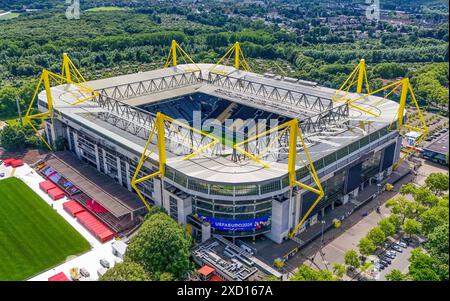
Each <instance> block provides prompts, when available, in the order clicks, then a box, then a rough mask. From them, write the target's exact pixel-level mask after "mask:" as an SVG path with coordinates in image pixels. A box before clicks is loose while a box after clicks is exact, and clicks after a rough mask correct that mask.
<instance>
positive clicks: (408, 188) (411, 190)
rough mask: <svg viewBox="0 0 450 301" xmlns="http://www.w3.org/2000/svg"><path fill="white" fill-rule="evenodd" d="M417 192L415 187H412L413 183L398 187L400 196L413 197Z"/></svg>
mask: <svg viewBox="0 0 450 301" xmlns="http://www.w3.org/2000/svg"><path fill="white" fill-rule="evenodd" d="M416 190H417V186H416V185H414V184H413V183H407V184H403V185H402V186H401V187H400V194H401V195H405V194H412V195H414V194H415V193H416Z"/></svg>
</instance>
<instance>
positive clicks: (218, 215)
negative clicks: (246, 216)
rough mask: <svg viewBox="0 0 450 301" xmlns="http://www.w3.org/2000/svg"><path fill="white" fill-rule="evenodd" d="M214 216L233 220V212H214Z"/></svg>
mask: <svg viewBox="0 0 450 301" xmlns="http://www.w3.org/2000/svg"><path fill="white" fill-rule="evenodd" d="M214 218H217V219H225V220H233V219H234V218H233V214H226V213H218V212H214Z"/></svg>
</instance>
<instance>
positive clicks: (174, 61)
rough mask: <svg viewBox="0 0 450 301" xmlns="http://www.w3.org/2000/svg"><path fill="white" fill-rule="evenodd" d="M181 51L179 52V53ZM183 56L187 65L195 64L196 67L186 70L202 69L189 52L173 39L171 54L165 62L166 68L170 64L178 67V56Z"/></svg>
mask: <svg viewBox="0 0 450 301" xmlns="http://www.w3.org/2000/svg"><path fill="white" fill-rule="evenodd" d="M178 53H179V54H178ZM179 57H181V59H182V60H183V62H184V64H186V65H194V67H195V69H192V70H186V71H200V67H198V66H197V64H196V63H195V62H194V61H193V60H192V58H191V57H190V56H189V54H187V53H186V51H184V50H183V48H181V46H180V45H179V44H178V43H177V42H176V41H175V40H172V44H171V46H170V51H169V55H168V56H167V59H166V63H165V64H164V68H168V67H169V66H173V67H176V66H177V65H178V58H179Z"/></svg>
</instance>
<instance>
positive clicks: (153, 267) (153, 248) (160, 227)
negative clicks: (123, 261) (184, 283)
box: [125, 213, 191, 279]
mask: <svg viewBox="0 0 450 301" xmlns="http://www.w3.org/2000/svg"><path fill="white" fill-rule="evenodd" d="M190 246H191V240H190V238H189V237H188V234H187V233H186V231H185V230H184V229H183V228H182V227H181V226H180V225H178V224H177V223H176V222H175V221H174V220H173V219H171V218H170V217H169V216H168V215H167V214H164V213H156V214H153V215H151V216H150V217H149V218H148V219H147V220H146V221H144V223H143V224H142V226H141V228H140V229H139V232H138V234H137V235H136V236H135V237H134V238H133V239H132V241H131V243H130V244H129V246H128V248H127V252H126V254H125V255H126V258H127V259H130V260H133V261H135V262H137V263H139V264H141V265H142V266H143V267H144V269H145V270H146V271H147V272H148V273H149V274H151V275H152V276H153V277H154V279H159V277H160V275H161V274H162V273H164V272H168V273H172V274H173V275H174V276H175V278H177V279H179V278H180V277H182V276H183V274H184V273H186V272H187V271H189V270H190V269H191V263H190V261H189V256H190V252H189V251H190Z"/></svg>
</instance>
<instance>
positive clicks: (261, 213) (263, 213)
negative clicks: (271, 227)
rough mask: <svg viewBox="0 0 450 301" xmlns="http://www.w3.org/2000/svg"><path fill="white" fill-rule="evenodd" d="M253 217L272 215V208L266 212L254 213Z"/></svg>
mask: <svg viewBox="0 0 450 301" xmlns="http://www.w3.org/2000/svg"><path fill="white" fill-rule="evenodd" d="M255 215H256V217H261V216H268V215H272V208H270V209H268V210H264V211H259V212H256V214H255Z"/></svg>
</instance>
